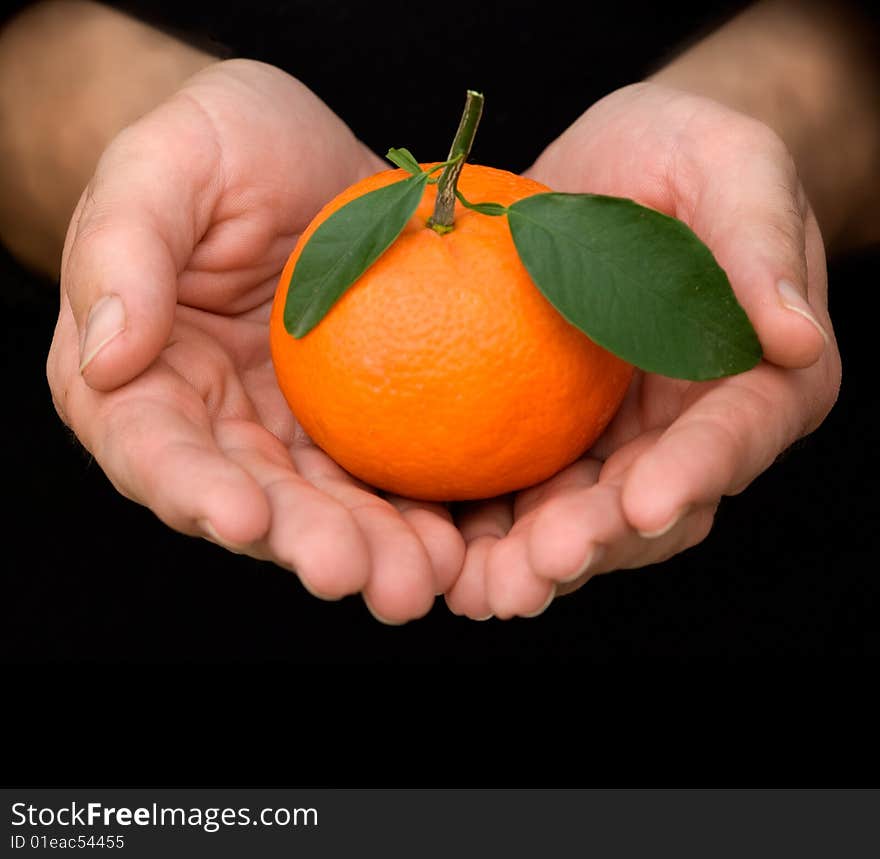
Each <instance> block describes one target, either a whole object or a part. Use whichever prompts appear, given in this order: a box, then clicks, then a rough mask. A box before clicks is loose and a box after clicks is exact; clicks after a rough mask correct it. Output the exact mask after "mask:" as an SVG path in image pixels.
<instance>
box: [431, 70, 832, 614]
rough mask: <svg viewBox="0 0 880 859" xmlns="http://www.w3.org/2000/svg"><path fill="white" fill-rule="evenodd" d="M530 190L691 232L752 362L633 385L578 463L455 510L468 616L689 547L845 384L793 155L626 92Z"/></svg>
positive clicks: (740, 129)
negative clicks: (602, 198)
mask: <svg viewBox="0 0 880 859" xmlns="http://www.w3.org/2000/svg"><path fill="white" fill-rule="evenodd" d="M530 175H531V176H532V177H534V178H535V179H538V180H539V181H542V182H544V183H545V184H547V185H549V186H550V187H551V188H553V189H554V190H558V191H571V192H591V193H599V194H610V195H614V196H621V197H631V198H633V199H635V200H637V201H638V202H640V203H642V204H644V205H647V206H650V207H652V208H655V209H658V210H660V211H663V212H666V213H668V214H671V215H674V216H675V217H678V218H680V219H681V220H683V221H684V222H685V223H687V224H689V225H690V226H691V228H692V229H693V230H694V231H695V232H696V233H697V235H698V236H700V238H702V239H703V241H704V242H706V243H707V244H708V246H709V247H710V249H711V250H712V251H713V252H714V254H715V256H716V258H717V260H718V261H719V263H720V264H721V266H722V267H723V268H725V270H726V271H727V273H728V276H729V278H730V281H731V284H732V286H733V289H734V291H735V292H736V294H737V297H738V299H739V301H740V303H741V304H742V305H743V306H744V308H745V310H746V312H747V313H748V315H749V317H750V319H751V321H752V324H753V325H754V326H755V329H756V331H757V333H758V336H759V338H760V340H761V344H762V347H763V350H764V360H763V361H762V362H761V363H760V364H759V365H758V366H757V367H755V368H754V369H753V370H751V371H749V372H746V373H743V374H740V375H737V376H732V377H728V378H725V379H721V380H718V381H713V382H703V383H693V382H684V381H680V380H675V379H669V378H664V377H662V376H657V375H651V374H647V373H642V372H638V371H637V372H636V374H635V376H634V379H633V383H632V385H631V387H630V389H629V391H628V393H627V396H626V398H625V400H624V403H623V405H622V407H621V409H620V411H619V412H618V414H617V416H616V417H615V418H614V420H613V421H612V423H611V424H610V426H609V427H608V429H607V430H606V432H605V433H604V435H603V436H602V437H601V438H600V439H599V441H598V442H597V443H596V444H595V446H594V447H593V448H592V449H591V450H590V451H589V452H588V454H587V455H586V456H584V457H583V458H582V459H580V460H578V461H577V462H575V463H574V464H573V465H571V466H569V467H568V468H566V469H564V470H563V471H562V472H560V473H559V474H557V475H556V476H555V477H553V478H551V479H550V480H547V481H546V482H545V483H543V484H541V485H539V486H536V487H533V488H530V489H527V490H525V491H523V492H520V493H518V494H517V495H515V496H513V497H506V498H501V499H495V500H492V501H488V502H483V503H478V504H473V505H469V506H468V507H467V508H465V510H464V512H463V513H462V514H461V516H460V517H459V522H458V524H459V526H460V528H461V531H462V534H463V535H464V537H465V540H466V541H467V544H468V549H467V554H466V557H465V563H464V567H463V570H462V573H461V574H460V576H459V577H458V579H457V580H456V582H455V584H454V586H453V587H452V588H451V589H450V591H449V592H448V594H447V597H446V599H447V603H448V605H449V607H450V608H451V609H452V611H453V612H455V613H457V614H465V615H467V616H469V617H472V618H476V619H480V618H485V617H489V616H491V615H495V616H497V617H499V618H509V617H513V616H516V615H519V616H525V617H528V616H534V615H536V614H540V613H541V612H542V611H543V610H544V609H546V607H547V606H548V605H549V604H550V602H551V601H552V600H553V598H554V596H555V595H556V594H562V593H567V592H569V591H572V590H574V589H576V588H578V587H580V586H581V585H582V584H583V583H584V582H585V581H586V580H587V579H588V578H590V577H591V576H593V575H595V574H596V573H602V572H608V571H611V570H616V569H627V568H635V567H642V566H645V565H648V564H652V563H657V562H659V561H663V560H664V559H666V558H669V557H670V556H672V555H674V554H676V553H678V552H681V551H683V550H684V549H686V548H688V547H690V546H693V545H695V544H696V543H698V542H699V541H701V540H702V539H703V538H704V537H705V536H706V535H707V534H708V532H709V530H710V529H711V527H712V523H713V519H714V514H715V510H716V508H717V506H718V504H719V502H720V499H721V498H722V496H724V495H732V494H735V493H738V492H740V491H742V490H743V489H744V488H745V487H746V486H748V485H749V483H750V482H751V481H752V480H753V479H754V478H755V477H756V476H757V475H758V474H760V473H761V472H762V471H764V470H765V469H766V468H768V467H769V466H770V465H771V464H772V463H773V461H774V460H775V459H776V457H777V456H778V455H779V454H780V453H781V452H782V451H783V450H785V449H786V448H787V447H788V446H789V445H791V444H792V443H793V442H794V441H795V440H796V439H798V438H800V437H802V436H804V435H806V434H807V433H809V432H811V431H812V430H813V429H815V428H816V427H817V426H818V425H819V424H820V423H821V422H822V420H823V419H824V417H825V415H826V414H827V413H828V411H829V410H830V409H831V407H832V405H833V404H834V401H835V399H836V396H837V389H838V386H839V381H840V356H839V354H838V351H837V348H836V344H835V342H834V339H833V334H832V329H831V322H830V319H829V317H828V312H827V274H826V266H825V254H824V248H823V243H822V237H821V235H820V233H819V228H818V225H817V223H816V218H815V216H814V214H813V212H812V210H811V209H810V206H809V203H808V202H807V199H806V196H805V194H804V191H803V188H802V187H801V185H800V182H799V181H798V177H797V171H796V169H795V166H794V163H793V161H792V159H791V156H790V155H789V154H788V152H787V150H786V149H785V146H784V145H783V143H782V141H781V140H780V139H779V138H778V137H777V136H776V135H775V134H774V133H773V132H772V131H771V130H770V129H769V128H767V127H766V126H764V125H762V124H760V123H758V122H756V121H755V120H753V119H751V118H749V117H746V116H744V115H742V114H739V113H736V112H735V111H732V110H730V109H728V108H726V107H724V106H722V105H720V104H718V103H716V102H713V101H711V100H708V99H705V98H699V97H696V96H693V95H689V94H687V93H684V92H679V91H676V90H672V89H669V88H666V87H663V86H659V85H656V84H653V83H644V84H639V85H635V86H631V87H626V88H624V89H622V90H618V91H617V92H614V93H612V94H611V95H610V96H608V97H606V98H605V99H603V100H602V101H600V102H598V103H597V104H596V105H594V106H593V107H592V108H591V109H590V110H588V111H587V112H586V113H585V114H584V115H583V116H582V117H581V119H580V120H578V122H576V123H575V124H574V125H573V126H572V127H571V128H570V129H569V130H568V131H566V132H565V133H564V134H563V135H562V136H561V137H560V138H559V139H558V140H556V141H555V142H554V143H553V144H552V145H551V146H550V147H549V148H548V149H547V150H546V151H545V152H544V154H543V155H542V156H541V157H540V158H539V159H538V161H537V162H536V163H535V165H534V166H533V168H532V169H531V171H530ZM634 252H638V251H637V249H635V250H634ZM780 284H787V285H783V286H781V288H780Z"/></svg>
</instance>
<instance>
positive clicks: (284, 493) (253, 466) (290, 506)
mask: <svg viewBox="0 0 880 859" xmlns="http://www.w3.org/2000/svg"><path fill="white" fill-rule="evenodd" d="M214 436H215V438H216V440H217V444H218V445H219V447H220V449H221V450H222V451H223V452H224V453H225V454H226V456H228V457H229V459H230V460H232V461H233V462H235V463H237V464H238V465H240V466H241V467H242V468H243V469H244V470H245V471H247V473H248V474H250V475H251V476H252V477H253V478H254V480H256V481H257V483H258V484H259V485H260V487H261V488H262V490H263V492H264V493H265V494H266V498H267V499H268V502H269V507H270V510H271V525H270V528H269V531H268V533H267V534H266V535H265V536H264V537H263V538H262V540H261V541H260V544H261V548H263V549H264V554H265V556H266V557H268V558H270V559H271V560H273V561H274V562H275V563H278V564H280V565H282V566H285V567H287V568H289V569H292V570H293V571H294V572H295V573H297V575H298V576H299V577H300V579H301V581H302V583H303V586H304V587H305V588H306V590H308V591H309V592H310V593H312V594H313V595H315V596H318V597H321V598H322V599H339V598H341V597H343V596H346V595H347V594H354V593H358V592H360V590H361V589H362V588H363V587H364V586H365V585H366V583H367V580H368V578H369V572H370V553H369V548H368V546H367V542H366V540H365V538H364V536H363V534H362V533H361V531H360V528H359V527H358V525H357V523H356V522H355V521H354V519H353V518H352V516H351V514H350V513H349V512H348V511H347V510H346V509H345V507H343V505H342V504H340V503H339V502H338V501H336V500H335V499H333V498H330V497H328V496H327V495H325V494H324V493H322V492H320V491H319V490H318V489H316V488H315V487H314V486H312V485H311V484H310V483H308V482H307V481H306V480H304V479H303V478H302V477H300V476H299V475H298V474H297V473H296V471H295V470H294V468H293V463H292V462H291V459H290V455H289V454H288V452H287V450H286V449H285V447H284V445H283V444H282V443H281V442H280V441H279V440H278V439H277V438H275V436H273V435H272V434H271V433H269V432H268V431H267V430H265V429H263V427H261V426H259V425H258V424H255V423H251V422H247V421H237V420H224V421H218V422H217V424H216V425H215V427H214Z"/></svg>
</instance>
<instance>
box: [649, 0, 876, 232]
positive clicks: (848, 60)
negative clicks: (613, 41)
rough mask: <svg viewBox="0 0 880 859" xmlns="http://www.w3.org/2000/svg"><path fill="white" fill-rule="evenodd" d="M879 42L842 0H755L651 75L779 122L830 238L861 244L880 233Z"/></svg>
mask: <svg viewBox="0 0 880 859" xmlns="http://www.w3.org/2000/svg"><path fill="white" fill-rule="evenodd" d="M872 41H873V37H872V35H871V33H870V31H869V30H866V28H865V27H864V26H862V25H861V22H859V21H858V20H857V19H856V18H855V17H853V16H852V15H850V14H849V13H847V12H846V11H845V10H843V9H841V8H840V6H839V5H835V6H834V8H832V6H831V5H830V4H824V3H812V2H800V0H798V2H787V0H776V2H764V3H758V4H756V5H755V6H754V7H752V8H750V9H749V10H747V11H746V12H744V13H743V14H741V15H740V16H738V17H737V18H735V19H733V20H732V21H731V22H730V23H729V24H727V25H726V26H725V27H722V28H721V29H720V30H718V31H717V32H715V33H713V34H711V35H710V36H709V37H708V38H706V39H705V40H703V41H702V42H700V43H699V44H697V45H696V46H694V47H693V48H692V49H690V50H688V51H687V52H685V53H684V54H682V55H681V56H680V57H678V58H677V59H675V60H673V61H672V62H671V63H670V64H669V65H667V66H666V67H665V68H663V69H661V70H660V71H659V72H657V73H656V74H655V75H653V76H652V78H651V80H653V81H656V82H658V83H663V84H666V85H669V86H673V87H675V88H677V89H681V90H686V91H689V92H693V93H695V94H699V95H703V96H707V97H709V98H712V99H714V100H716V101H719V102H721V103H723V104H725V105H727V106H728V107H731V108H734V109H736V110H738V111H740V112H741V113H744V114H747V115H749V116H751V117H753V118H755V119H757V120H759V121H761V122H763V123H764V124H765V125H768V126H769V127H770V128H772V129H773V130H774V131H776V133H777V134H779V136H780V137H781V138H782V140H783V141H784V142H785V144H786V146H787V147H788V149H789V151H790V152H791V153H792V156H793V157H794V160H795V163H796V165H797V167H798V171H799V173H800V176H801V179H802V182H803V184H804V187H805V189H806V191H807V195H808V197H809V199H810V201H811V203H812V205H813V208H814V210H815V211H816V214H817V218H818V220H819V223H820V226H821V227H822V232H823V235H824V237H825V241H826V244H829V245H831V246H836V247H846V246H854V245H859V244H864V243H867V242H870V241H875V240H877V239H878V238H880V221H878V219H877V216H876V215H875V214H874V213H875V212H877V211H878V209H880V199H878V197H880V194H878V190H877V189H878V187H880V110H878V104H880V92H878V79H880V63H878V62H877V57H876V53H875V51H874V50H873V48H872Z"/></svg>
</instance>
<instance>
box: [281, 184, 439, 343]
mask: <svg viewBox="0 0 880 859" xmlns="http://www.w3.org/2000/svg"><path fill="white" fill-rule="evenodd" d="M427 180H428V174H427V173H419V175H418V176H411V177H410V178H408V179H403V180H402V181H400V182H394V183H393V184H391V185H386V186H385V187H384V188H377V189H376V190H375V191H370V192H368V193H367V194H364V195H363V196H362V197H358V198H357V199H355V200H352V201H351V202H350V203H346V204H345V205H344V206H343V207H342V208H341V209H338V210H337V211H335V212H334V213H333V214H332V215H330V217H329V218H327V220H326V221H324V222H323V223H322V224H321V225H320V226H319V227H318V229H316V230H315V232H314V233H313V234H312V237H311V238H310V239H309V241H308V243H307V244H306V246H305V247H304V248H303V250H302V253H301V254H300V256H299V259H298V260H297V261H296V266H295V268H294V270H293V276H292V277H291V279H290V285H289V286H288V290H287V300H286V302H285V304H284V327H285V328H286V329H287V331H288V332H289V333H290V334H292V335H293V336H294V337H302V336H304V335H305V334H308V333H309V331H311V330H312V328H314V327H315V326H316V325H317V324H318V323H319V322H320V321H321V320H322V319H323V318H324V316H325V315H326V314H327V311H329V310H330V308H331V307H332V306H333V305H334V304H335V303H336V302H337V301H338V300H339V299H340V298H341V297H342V295H343V294H344V293H345V291H346V290H347V289H348V288H349V287H350V286H351V285H352V284H353V283H354V282H355V281H356V280H357V279H358V278H359V277H360V276H361V275H362V274H363V273H364V272H365V271H366V270H367V269H368V268H369V267H370V266H371V265H372V264H373V263H374V262H375V261H376V260H377V259H378V258H379V257H380V256H381V255H382V254H383V253H384V252H385V251H386V250H387V249H388V248H389V247H390V246H391V244H392V243H393V242H394V240H395V239H396V238H397V237H398V236H399V235H400V233H401V232H402V231H403V228H404V227H405V226H406V225H407V223H408V222H409V219H410V218H411V217H412V216H413V214H414V213H415V211H416V209H417V208H418V205H419V203H420V202H421V199H422V195H423V194H424V191H425V183H426V182H427Z"/></svg>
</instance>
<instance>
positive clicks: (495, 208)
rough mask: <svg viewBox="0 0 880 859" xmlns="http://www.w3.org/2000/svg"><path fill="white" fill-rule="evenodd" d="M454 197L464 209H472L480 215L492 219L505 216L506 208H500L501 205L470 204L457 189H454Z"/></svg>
mask: <svg viewBox="0 0 880 859" xmlns="http://www.w3.org/2000/svg"><path fill="white" fill-rule="evenodd" d="M455 196H456V197H458V199H459V202H460V203H461V204H462V206H464V207H465V208H466V209H473V210H474V211H475V212H479V213H480V214H481V215H490V216H491V217H493V218H497V217H498V216H499V215H506V214H507V206H502V205H501V203H472V202H471V201H470V200H468V199H466V198H465V196H464V194H462V193H461V191H459V190H458V189H457V188H456V189H455Z"/></svg>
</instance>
